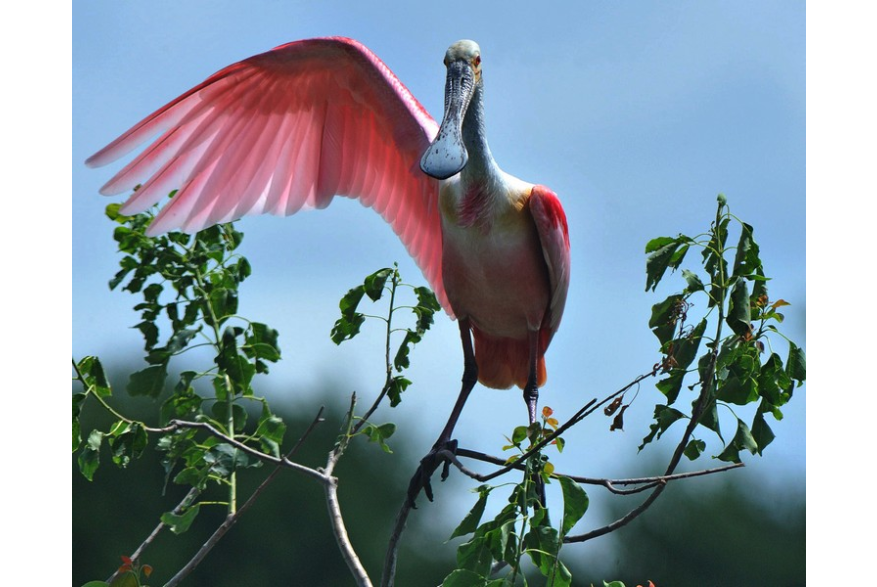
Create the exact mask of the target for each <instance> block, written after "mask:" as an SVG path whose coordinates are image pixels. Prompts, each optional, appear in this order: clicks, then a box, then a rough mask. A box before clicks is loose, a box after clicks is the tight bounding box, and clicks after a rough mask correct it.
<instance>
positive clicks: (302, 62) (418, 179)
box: [86, 37, 450, 313]
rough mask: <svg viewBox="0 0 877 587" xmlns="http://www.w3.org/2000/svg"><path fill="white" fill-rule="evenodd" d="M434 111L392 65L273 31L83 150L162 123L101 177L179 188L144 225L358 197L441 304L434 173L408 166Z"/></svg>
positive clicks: (114, 152)
mask: <svg viewBox="0 0 877 587" xmlns="http://www.w3.org/2000/svg"><path fill="white" fill-rule="evenodd" d="M437 131H438V125H437V124H436V122H435V121H434V120H433V119H432V117H431V116H430V115H429V114H428V113H427V112H426V110H424V108H423V106H421V105H420V103H419V102H418V101H417V100H416V99H415V98H414V96H412V95H411V93H410V92H409V91H408V89H407V88H406V87H405V86H404V85H402V83H401V82H400V81H399V80H398V79H397V78H396V76H395V75H394V74H393V73H392V72H391V71H390V70H389V68H388V67H387V66H386V65H385V64H384V63H383V62H382V61H381V60H380V59H379V58H378V57H377V56H375V55H374V54H373V53H372V52H371V51H369V50H368V49H367V48H366V47H364V46H363V45H361V44H360V43H358V42H356V41H354V40H352V39H345V38H341V37H333V38H324V39H309V40H305V41H297V42H294V43H289V44H286V45H281V46H280V47H277V48H275V49H273V50H271V51H268V52H266V53H262V54H260V55H256V56H254V57H250V58H249V59H246V60H244V61H241V62H239V63H235V64H234V65H230V66H229V67H226V68H225V69H223V70H221V71H219V72H217V73H215V74H214V75H212V76H211V77H210V78H208V79H207V80H206V81H205V82H204V83H202V84H200V85H198V86H196V87H194V88H192V89H191V90H189V91H188V92H186V93H185V94H183V95H182V96H180V97H179V98H177V99H175V100H173V101H172V102H170V103H169V104H167V105H166V106H164V107H162V108H160V109H159V110H157V111H156V112H154V113H153V114H151V115H149V116H148V117H146V118H145V119H144V120H142V121H141V122H139V123H138V124H137V125H135V126H134V127H133V128H131V129H130V130H129V131H128V132H126V133H125V134H123V135H122V136H121V137H119V138H118V139H116V140H115V141H113V142H112V143H110V144H109V145H108V146H106V147H105V148H103V149H102V150H100V151H99V152H97V153H96V154H94V155H93V156H92V157H90V158H89V159H88V161H86V163H87V164H88V165H89V166H92V167H97V166H100V165H105V164H107V163H110V162H111V161H114V160H116V159H118V158H119V157H122V156H123V155H125V154H126V153H128V152H129V151H131V150H133V149H135V148H136V147H138V146H140V145H141V144H142V143H144V142H146V141H148V140H150V139H152V138H153V137H154V136H155V135H157V134H159V133H161V135H160V136H159V137H158V138H157V139H155V140H154V142H152V144H150V145H149V146H148V147H147V148H146V149H145V150H144V151H143V153H141V154H140V155H139V156H138V157H137V158H136V159H134V160H133V161H132V162H131V163H130V164H129V165H127V166H126V167H125V168H124V169H122V170H121V171H120V172H119V173H118V174H116V176H115V177H113V178H112V179H111V180H110V181H109V182H107V184H106V185H104V186H103V188H101V193H102V194H105V195H117V194H120V193H124V192H127V191H130V190H132V189H134V187H135V186H137V185H138V184H141V187H140V188H139V189H138V190H137V191H136V192H135V193H134V195H133V196H131V198H130V199H129V200H128V201H127V202H125V204H124V206H123V207H122V213H124V214H134V213H138V212H142V211H143V210H146V209H147V208H149V207H150V206H152V205H154V204H156V203H157V202H159V201H161V200H162V199H163V198H165V197H166V196H167V194H168V193H169V192H170V191H171V190H173V189H178V190H179V191H178V192H177V194H176V195H175V196H174V198H173V199H172V200H170V202H169V203H168V204H167V205H165V206H164V208H162V210H161V212H160V213H159V214H158V216H157V217H156V218H155V220H154V221H153V223H152V225H151V226H150V228H149V233H150V234H159V233H162V232H165V231H169V230H175V229H182V230H185V231H187V232H197V231H198V230H201V229H202V228H205V227H207V226H211V225H213V224H217V223H220V222H229V221H232V220H236V219H238V218H240V217H241V216H244V215H251V214H266V213H267V214H277V215H281V214H282V215H289V214H294V213H295V212H297V211H298V210H300V209H302V208H305V209H307V208H324V207H326V206H328V205H329V203H330V202H331V201H332V198H333V197H334V196H335V195H343V196H349V197H353V198H358V199H359V201H360V202H361V203H362V204H363V205H365V206H369V207H372V208H374V209H375V210H376V211H377V212H378V213H380V215H381V216H382V217H383V218H384V219H385V220H386V221H387V222H389V223H390V225H391V226H392V227H393V230H394V231H395V232H396V234H398V235H399V238H400V239H401V240H402V242H403V243H404V245H405V247H406V248H407V249H408V252H409V253H410V254H411V256H412V257H413V258H414V260H415V261H416V262H417V264H418V266H419V267H420V269H421V270H422V271H423V274H424V275H425V277H426V279H427V281H428V282H429V284H430V286H431V287H432V289H433V290H434V291H435V293H436V296H437V297H438V299H439V302H440V303H441V304H442V306H443V307H444V308H445V309H446V310H448V312H449V313H450V304H449V303H448V301H447V296H446V295H445V291H444V286H443V284H442V275H441V253H442V237H441V221H440V217H439V211H438V181H437V180H435V179H433V178H430V177H428V176H427V175H425V174H424V173H423V172H421V171H420V168H419V160H420V157H421V155H422V154H423V151H425V150H426V148H427V147H428V146H429V143H430V142H431V141H432V139H433V137H435V134H436V132H437Z"/></svg>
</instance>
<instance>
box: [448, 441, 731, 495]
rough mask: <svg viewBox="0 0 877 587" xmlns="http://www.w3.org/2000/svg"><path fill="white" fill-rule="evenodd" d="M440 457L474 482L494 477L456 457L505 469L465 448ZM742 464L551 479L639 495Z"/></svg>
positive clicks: (517, 466) (515, 466) (558, 474)
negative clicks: (661, 485)
mask: <svg viewBox="0 0 877 587" xmlns="http://www.w3.org/2000/svg"><path fill="white" fill-rule="evenodd" d="M440 454H441V456H443V457H444V458H446V459H448V460H449V461H451V463H452V464H453V465H454V466H455V467H457V469H458V470H459V471H460V472H461V473H463V474H464V475H466V476H468V477H471V478H472V479H475V480H476V481H480V482H484V481H489V480H490V479H492V478H494V477H495V475H493V474H491V475H482V474H480V473H476V472H474V471H472V470H471V469H468V468H467V467H466V466H464V465H463V464H462V463H461V462H460V460H459V458H458V457H465V458H470V459H474V460H477V461H482V462H485V463H490V464H492V465H500V466H503V467H504V468H505V465H506V462H505V461H504V460H503V459H500V458H499V457H494V456H491V455H486V454H484V453H480V452H477V451H473V450H469V449H466V448H461V449H457V452H456V455H455V454H453V453H451V452H450V451H442V453H440ZM743 466H744V465H743V463H733V464H730V465H724V466H722V467H716V468H713V469H703V470H700V471H693V472H689V473H675V474H673V475H657V476H653V477H634V478H629V479H599V478H594V477H581V476H579V475H568V474H566V473H562V472H554V473H552V475H551V476H552V477H566V478H568V479H572V480H573V481H576V482H578V483H585V484H588V485H601V486H603V487H605V488H606V489H608V490H609V491H610V492H612V493H615V494H617V495H631V494H634V493H640V492H642V491H645V490H646V489H650V488H652V487H654V486H655V485H657V484H658V483H665V482H667V481H676V480H679V479H688V478H690V477H700V476H702V475H712V474H714V473H723V472H725V471H730V470H731V469H737V468H739V467H743ZM512 468H513V469H517V470H524V469H525V466H524V465H523V464H521V463H519V462H517V461H516V462H515V463H514V464H513V465H512ZM616 485H640V486H641V487H636V488H633V489H618V488H617V487H615V486H616Z"/></svg>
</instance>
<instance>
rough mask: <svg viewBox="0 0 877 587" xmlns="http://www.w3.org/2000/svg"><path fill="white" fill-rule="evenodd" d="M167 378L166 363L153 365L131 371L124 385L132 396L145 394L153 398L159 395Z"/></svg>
mask: <svg viewBox="0 0 877 587" xmlns="http://www.w3.org/2000/svg"><path fill="white" fill-rule="evenodd" d="M166 379H167V365H153V366H151V367H147V368H146V369H143V370H142V371H137V372H136V373H132V374H131V376H130V377H129V379H128V386H127V387H126V389H127V391H128V393H129V394H130V395H132V396H139V395H145V396H148V397H151V398H153V399H155V398H157V397H158V396H159V395H161V392H162V390H164V382H165V380H166Z"/></svg>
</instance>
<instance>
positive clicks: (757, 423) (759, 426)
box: [752, 401, 776, 455]
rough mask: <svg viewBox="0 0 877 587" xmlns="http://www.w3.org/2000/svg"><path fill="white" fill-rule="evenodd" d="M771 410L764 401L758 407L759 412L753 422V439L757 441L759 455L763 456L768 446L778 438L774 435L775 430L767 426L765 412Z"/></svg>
mask: <svg viewBox="0 0 877 587" xmlns="http://www.w3.org/2000/svg"><path fill="white" fill-rule="evenodd" d="M765 409H768V410H769V409H770V408H769V407H768V406H766V405H765V402H764V401H762V402H761V405H760V406H758V411H757V412H755V418H754V419H753V420H752V438H753V440H754V441H755V444H756V445H757V447H758V454H759V455H761V454H762V452H763V451H764V449H765V448H767V445H769V444H770V443H771V442H773V440H774V438H776V436H775V435H774V433H773V430H771V429H770V426H768V425H767V422H766V421H765V420H764V410H765Z"/></svg>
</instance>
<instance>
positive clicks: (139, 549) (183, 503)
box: [107, 487, 201, 584]
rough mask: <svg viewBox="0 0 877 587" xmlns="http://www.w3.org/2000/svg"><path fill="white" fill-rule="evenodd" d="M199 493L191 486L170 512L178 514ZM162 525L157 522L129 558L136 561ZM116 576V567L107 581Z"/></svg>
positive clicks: (112, 579) (163, 524)
mask: <svg viewBox="0 0 877 587" xmlns="http://www.w3.org/2000/svg"><path fill="white" fill-rule="evenodd" d="M199 493H201V491H200V490H199V489H198V488H197V487H193V488H192V489H190V490H189V492H188V493H187V494H186V496H185V497H184V498H183V499H182V501H180V503H178V504H177V506H176V507H175V508H174V509H173V510H171V513H173V514H179V513H180V512H182V511H183V508H185V507H188V506H189V505H190V504H191V503H192V502H193V501H194V500H195V498H196V497H198V494H199ZM164 527H165V523H164V522H159V523H158V526H156V527H155V529H154V530H153V531H152V532H150V533H149V536H147V537H146V540H144V541H143V543H142V544H141V545H140V546H138V547H137V550H135V551H134V553H133V554H132V555H131V557H130V558H131V560H132V561H134V562H137V561H138V560H140V556H141V555H142V554H143V551H144V550H146V547H147V546H149V545H150V544H152V541H153V540H155V538H156V536H158V534H159V532H161V531H162V529H163V528H164ZM118 576H119V570H118V569H116V572H114V573H113V574H112V575H111V576H110V578H109V579H107V583H110V584H112V582H113V581H114V580H115V579H116V577H118Z"/></svg>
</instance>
